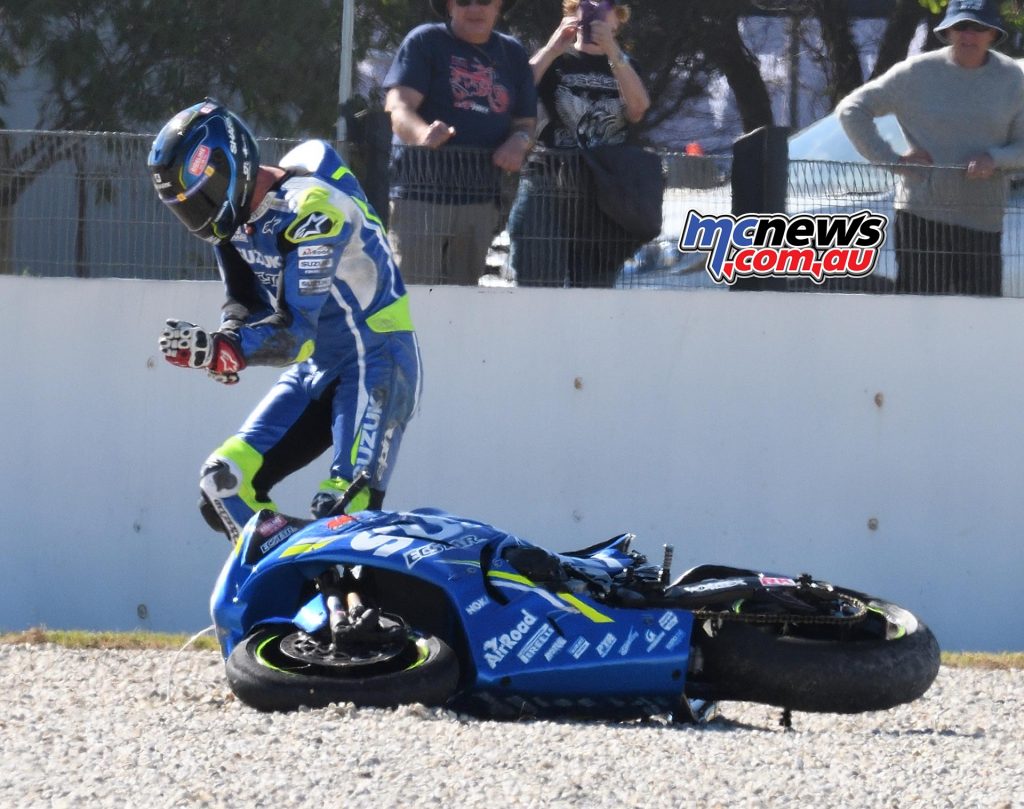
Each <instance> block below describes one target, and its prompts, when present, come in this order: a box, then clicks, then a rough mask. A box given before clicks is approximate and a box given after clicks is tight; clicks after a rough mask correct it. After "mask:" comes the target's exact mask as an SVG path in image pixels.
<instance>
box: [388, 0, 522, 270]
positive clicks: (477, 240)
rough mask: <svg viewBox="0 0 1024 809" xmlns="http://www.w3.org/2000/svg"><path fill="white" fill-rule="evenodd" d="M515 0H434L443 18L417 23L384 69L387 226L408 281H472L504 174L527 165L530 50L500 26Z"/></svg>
mask: <svg viewBox="0 0 1024 809" xmlns="http://www.w3.org/2000/svg"><path fill="white" fill-rule="evenodd" d="M515 2H516V0H431V6H432V8H433V9H434V11H435V12H436V13H437V14H438V16H440V17H444V18H446V22H444V23H434V24H428V25H421V26H419V27H417V28H415V29H413V30H412V31H411V32H410V33H409V34H408V36H406V38H405V40H404V41H403V42H402V44H401V46H400V47H399V49H398V53H397V54H396V56H395V60H394V62H393V64H392V65H391V69H390V70H389V71H388V74H387V76H386V77H385V80H384V86H385V87H386V88H387V89H388V93H387V101H386V105H385V106H386V109H387V111H388V112H390V113H391V128H392V131H393V133H394V139H393V143H394V147H393V151H392V184H391V189H390V196H391V218H390V223H389V225H390V236H391V240H392V244H393V246H394V249H395V252H396V254H397V255H398V258H399V262H400V263H401V266H402V272H403V275H404V277H405V279H406V280H407V281H408V282H409V283H424V284H425V283H442V282H448V283H456V284H476V283H477V281H478V279H479V277H480V276H481V275H482V274H483V273H484V271H485V267H486V258H487V251H488V248H489V247H490V244H491V240H492V239H493V237H494V234H495V232H496V230H497V227H498V217H499V202H500V199H499V198H500V192H501V174H502V172H503V171H504V172H518V171H519V169H520V168H521V167H522V164H523V159H524V158H525V157H526V153H527V152H528V151H529V150H530V147H531V146H532V143H533V130H534V124H535V121H536V118H535V116H536V107H537V96H536V89H535V88H534V84H533V74H532V72H531V71H530V65H529V57H528V54H527V53H526V50H525V49H524V48H523V46H522V45H521V44H520V43H519V42H518V41H517V40H516V39H514V38H513V37H511V36H508V35H506V34H502V33H499V32H497V31H495V30H494V26H495V25H496V24H497V21H498V17H499V16H500V14H501V12H502V10H503V4H504V10H509V9H511V8H512V6H514V5H515ZM410 147H420V148H410ZM453 147H467V148H453Z"/></svg>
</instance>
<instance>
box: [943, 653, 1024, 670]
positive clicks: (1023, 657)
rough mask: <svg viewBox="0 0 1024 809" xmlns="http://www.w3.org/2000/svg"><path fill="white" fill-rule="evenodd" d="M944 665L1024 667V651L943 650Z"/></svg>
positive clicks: (982, 667) (990, 668) (966, 667)
mask: <svg viewBox="0 0 1024 809" xmlns="http://www.w3.org/2000/svg"><path fill="white" fill-rule="evenodd" d="M942 665H943V666H949V667H950V668H953V669H987V670H988V671H1006V670H1008V669H1024V652H999V653H989V652H943V653H942Z"/></svg>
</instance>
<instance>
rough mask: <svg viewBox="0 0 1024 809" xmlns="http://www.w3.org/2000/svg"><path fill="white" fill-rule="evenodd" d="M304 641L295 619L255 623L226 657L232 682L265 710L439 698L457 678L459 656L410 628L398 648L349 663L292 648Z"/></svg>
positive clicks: (243, 695) (448, 692)
mask: <svg viewBox="0 0 1024 809" xmlns="http://www.w3.org/2000/svg"><path fill="white" fill-rule="evenodd" d="M303 641H308V636H306V635H305V633H303V632H301V631H300V630H297V629H296V628H295V627H293V626H271V627H263V628H260V629H257V630H256V631H255V632H253V633H252V634H251V635H249V636H248V637H247V638H246V639H245V640H243V641H242V642H241V643H239V644H238V645H237V646H236V647H235V648H234V649H233V650H232V652H231V655H230V656H229V657H228V659H227V663H226V665H225V669H226V671H227V677H228V683H229V685H230V686H231V690H232V691H234V693H235V695H236V696H237V697H238V698H239V699H240V700H242V702H244V703H246V704H247V705H251V706H252V707H254V708H258V709H259V710H261V711H290V710H294V709H296V708H298V707H299V706H302V705H305V706H307V707H310V708H322V707H324V706H326V705H329V704H330V703H332V702H351V703H354V704H355V705H359V706H379V707H391V706H394V705H402V704H407V703H422V704H424V705H441V704H443V703H444V702H445V701H446V700H447V699H448V698H449V697H451V696H452V695H453V694H454V693H455V691H456V688H457V686H458V681H459V663H458V659H457V658H456V656H455V653H454V652H453V651H452V650H451V648H450V647H449V646H448V645H447V644H446V643H445V642H444V641H442V640H441V639H440V638H437V637H434V636H433V635H425V634H422V633H419V632H411V633H410V634H409V636H408V638H407V640H406V642H404V643H399V644H398V645H397V648H392V649H389V650H388V651H387V653H386V654H377V655H373V654H370V655H365V654H364V655H363V657H362V659H360V660H357V661H354V662H353V664H352V665H321V664H319V663H318V662H317V661H316V657H315V655H311V656H310V658H309V659H308V660H303V659H297V657H296V654H295V651H294V649H295V648H296V647H297V646H298V647H300V648H301V646H302V643H303ZM282 646H284V649H282ZM286 650H287V651H286Z"/></svg>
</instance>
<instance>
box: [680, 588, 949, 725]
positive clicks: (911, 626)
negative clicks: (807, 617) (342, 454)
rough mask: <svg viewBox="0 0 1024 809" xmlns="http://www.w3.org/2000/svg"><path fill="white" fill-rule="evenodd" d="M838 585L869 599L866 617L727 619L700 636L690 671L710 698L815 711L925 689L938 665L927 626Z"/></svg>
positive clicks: (888, 702) (861, 705)
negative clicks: (854, 620)
mask: <svg viewBox="0 0 1024 809" xmlns="http://www.w3.org/2000/svg"><path fill="white" fill-rule="evenodd" d="M842 592H845V593H849V594H851V595H853V596H855V597H857V598H860V599H861V600H863V601H865V602H868V603H870V604H871V607H872V608H871V610H870V612H869V615H868V617H867V618H866V619H865V621H864V622H863V624H861V625H855V626H854V627H843V626H839V625H821V624H818V625H814V624H807V625H803V626H801V625H800V624H799V623H795V624H791V625H789V626H787V627H786V628H785V630H783V629H782V628H781V627H780V626H779V625H759V624H754V623H740V622H729V621H726V622H724V623H723V624H722V626H721V627H720V628H719V629H718V631H717V632H716V633H715V634H714V636H713V637H704V638H702V639H700V640H698V641H697V644H698V646H699V649H700V656H701V658H702V664H701V665H700V670H699V672H696V673H695V679H696V680H699V681H700V682H701V683H703V684H705V685H706V689H705V694H706V695H707V694H709V695H710V698H712V699H715V700H735V701H743V702H759V703H764V704H766V705H776V706H778V707H780V708H786V709H789V710H794V711H806V712H812V713H814V712H819V713H861V712H863V711H880V710H886V709H888V708H892V707H894V706H896V705H901V704H903V703H906V702H911V701H913V700H915V699H917V698H918V697H920V696H922V695H923V694H924V693H925V691H927V690H928V688H929V686H930V685H931V684H932V681H934V679H935V677H936V675H937V674H938V671H939V645H938V642H937V641H936V640H935V636H934V635H933V634H932V632H931V630H930V629H928V627H927V626H925V625H924V624H923V623H921V622H920V621H918V620H917V619H916V618H914V616H912V615H911V614H910V613H909V612H907V611H906V610H903V609H902V608H900V607H897V606H896V605H894V604H891V603H889V602H885V601H882V600H881V599H875V598H872V597H871V596H865V595H863V594H862V593H855V592H854V591H850V590H844V591H842ZM796 620H799V619H796ZM901 624H902V625H901ZM695 631H696V632H698V633H699V632H700V631H701V630H700V629H697V628H696V627H695ZM893 635H895V637H893Z"/></svg>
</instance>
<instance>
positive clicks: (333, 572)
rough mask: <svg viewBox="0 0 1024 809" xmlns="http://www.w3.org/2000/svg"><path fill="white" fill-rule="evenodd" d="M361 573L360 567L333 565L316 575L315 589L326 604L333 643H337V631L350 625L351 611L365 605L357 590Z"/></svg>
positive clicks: (355, 610)
mask: <svg viewBox="0 0 1024 809" xmlns="http://www.w3.org/2000/svg"><path fill="white" fill-rule="evenodd" d="M361 574H362V568H361V567H354V568H349V567H344V566H342V565H335V566H334V567H330V568H328V569H327V570H325V571H324V572H323V573H321V574H320V575H319V576H317V577H316V586H317V589H318V590H319V591H320V593H321V595H323V597H324V602H325V603H326V604H327V615H328V622H327V624H328V628H329V629H330V633H331V642H332V643H334V644H337V643H338V640H339V638H338V635H339V631H340V630H341V629H342V628H343V627H347V626H349V625H350V623H351V616H352V615H353V613H355V612H358V611H360V610H357V607H365V602H364V600H363V597H362V596H361V595H360V593H359V591H358V585H359V577H360V575H361Z"/></svg>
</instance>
